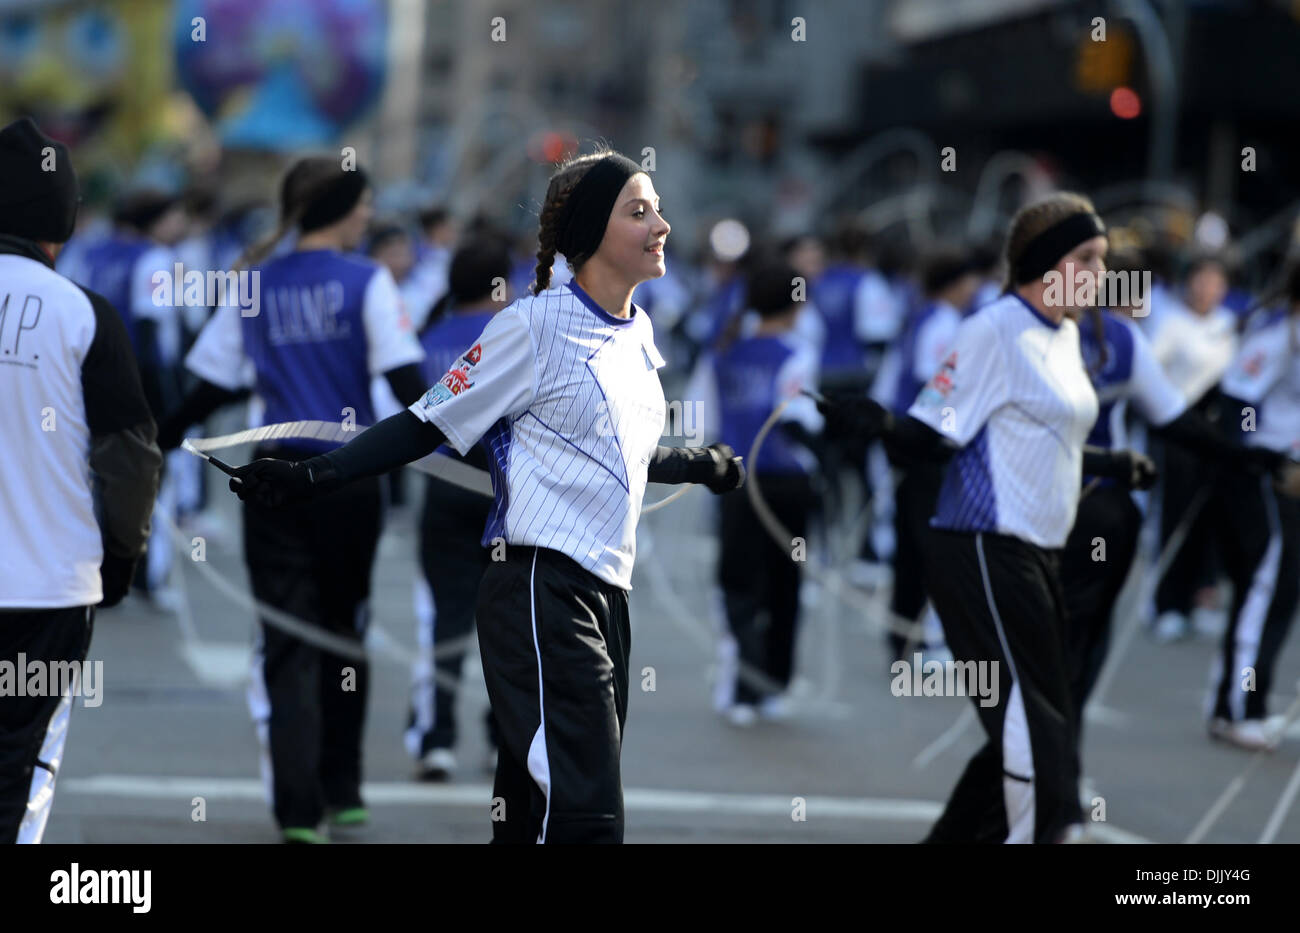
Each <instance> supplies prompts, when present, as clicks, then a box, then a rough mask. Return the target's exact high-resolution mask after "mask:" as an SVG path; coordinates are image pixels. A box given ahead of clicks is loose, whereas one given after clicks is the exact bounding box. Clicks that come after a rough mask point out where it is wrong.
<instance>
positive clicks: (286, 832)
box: [280, 826, 330, 845]
mask: <svg viewBox="0 0 1300 933" xmlns="http://www.w3.org/2000/svg"><path fill="white" fill-rule="evenodd" d="M280 835H282V836H283V837H284V841H285V842H287V843H296V844H298V845H322V844H327V843H328V842H329V841H330V840H329V836H326V835H325V834H324V833H322V832H320V831H319V830H317V829H313V828H312V827H309V826H286V827H285V828H284V829H282V830H280Z"/></svg>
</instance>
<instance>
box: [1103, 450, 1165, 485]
mask: <svg viewBox="0 0 1300 933" xmlns="http://www.w3.org/2000/svg"><path fill="white" fill-rule="evenodd" d="M1114 454H1115V472H1114V473H1113V474H1112V475H1113V476H1114V477H1115V478H1116V479H1118V480H1119V481H1120V482H1121V483H1124V484H1125V485H1126V486H1127V487H1128V488H1129V489H1150V488H1151V487H1152V486H1154V485H1155V484H1156V480H1157V479H1159V478H1160V471H1159V470H1157V469H1156V462H1155V461H1154V460H1152V459H1151V458H1150V457H1148V456H1147V455H1146V454H1142V453H1138V452H1137V451H1136V450H1117V451H1115V452H1114Z"/></svg>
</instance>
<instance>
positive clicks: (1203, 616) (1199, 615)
mask: <svg viewBox="0 0 1300 933" xmlns="http://www.w3.org/2000/svg"><path fill="white" fill-rule="evenodd" d="M1227 630H1228V614H1227V613H1226V612H1224V611H1223V610H1222V609H1206V608H1205V607H1203V606H1198V607H1197V608H1195V609H1193V610H1192V631H1194V632H1195V633H1196V636H1197V637H1198V638H1206V639H1211V638H1222V637H1223V633H1224V632H1225V631H1227Z"/></svg>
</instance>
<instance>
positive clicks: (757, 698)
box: [686, 259, 822, 726]
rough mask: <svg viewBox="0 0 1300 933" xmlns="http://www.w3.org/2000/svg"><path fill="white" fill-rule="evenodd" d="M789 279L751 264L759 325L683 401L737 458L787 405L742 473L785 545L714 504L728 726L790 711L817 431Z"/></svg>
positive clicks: (790, 271) (728, 507)
mask: <svg viewBox="0 0 1300 933" xmlns="http://www.w3.org/2000/svg"><path fill="white" fill-rule="evenodd" d="M797 276H798V272H797V271H796V270H795V269H794V267H793V266H791V265H790V264H789V263H787V262H784V261H781V260H779V259H769V260H764V261H759V262H757V263H756V264H755V267H754V271H752V272H751V273H750V275H749V277H748V281H747V286H746V296H747V300H746V307H747V308H748V309H749V310H751V311H753V312H755V313H756V314H757V315H758V317H759V323H758V326H757V329H756V330H754V332H753V333H751V334H750V335H749V336H746V337H741V338H739V339H737V340H736V341H735V342H733V343H731V344H730V345H728V346H725V347H723V348H721V349H719V350H718V351H717V352H716V353H715V354H713V355H711V356H709V357H706V358H705V360H704V361H703V362H702V363H701V366H700V368H699V370H698V371H697V374H696V378H695V379H693V380H692V385H691V387H690V388H688V389H687V393H686V394H687V396H688V398H689V400H690V401H691V403H692V404H694V405H696V406H698V409H699V411H700V413H701V419H700V427H701V429H702V430H703V431H704V433H705V435H706V436H717V437H719V438H720V440H721V441H722V443H724V444H726V445H727V446H729V447H731V448H733V449H735V450H741V451H748V450H750V449H752V448H753V446H754V441H755V439H756V437H757V436H758V432H759V429H760V428H761V427H762V426H763V423H764V422H765V421H766V420H767V419H768V417H769V416H770V415H771V413H772V410H773V409H775V408H776V407H777V406H778V405H780V404H782V403H783V402H787V401H788V402H789V404H788V405H787V406H786V409H785V414H784V415H783V417H782V420H781V421H780V422H778V424H777V426H776V428H775V429H774V430H773V431H772V433H770V434H769V435H768V436H767V438H766V440H765V441H764V444H763V448H762V450H761V451H760V454H759V459H758V461H757V463H750V464H749V469H750V470H756V471H757V474H761V476H762V480H761V482H762V490H763V498H764V499H765V500H766V502H767V504H768V505H769V506H770V507H771V510H772V513H773V515H775V516H776V519H777V521H779V522H780V523H781V525H782V526H783V527H784V528H785V530H786V531H788V532H789V533H790V535H791V537H792V539H794V540H792V541H791V542H788V543H785V544H779V543H778V542H776V541H774V540H773V539H772V536H771V532H769V531H768V530H767V529H766V528H765V527H764V526H763V524H762V522H761V521H760V520H759V517H758V513H756V512H755V511H754V507H753V505H752V504H751V503H750V501H749V499H748V498H747V497H745V496H728V497H727V498H725V499H723V500H722V502H721V510H720V516H719V525H718V541H719V545H720V548H721V551H720V555H719V560H718V582H719V584H720V585H721V588H722V594H723V603H724V609H725V612H726V616H727V626H728V629H729V631H730V633H731V637H732V639H733V640H734V642H735V647H736V656H735V661H736V662H737V663H736V664H735V666H734V669H733V670H729V671H728V672H727V673H728V675H730V676H731V678H732V680H733V683H732V689H731V702H730V705H729V706H728V707H727V708H726V714H727V716H728V718H729V720H730V721H731V722H732V723H733V724H734V725H737V726H748V725H751V724H752V723H754V722H755V721H756V720H757V719H758V717H759V716H760V715H762V716H765V717H768V718H781V717H782V716H784V715H785V714H787V713H788V711H789V703H788V699H787V697H786V691H787V689H788V688H789V686H790V680H791V677H792V676H793V673H794V662H795V643H796V640H797V637H798V623H799V584H800V580H801V574H800V567H801V561H800V560H799V559H798V558H797V557H796V558H793V559H792V554H793V553H794V551H797V550H798V549H799V547H800V545H799V544H798V541H799V540H800V539H802V540H805V541H806V538H807V526H808V517H809V513H810V512H811V511H812V510H813V508H814V507H815V505H816V496H815V493H814V486H813V477H814V476H815V475H816V472H817V457H816V455H815V451H816V450H817V448H818V447H819V446H820V445H819V443H818V441H817V440H816V436H817V434H819V433H820V431H821V427H822V417H821V415H820V414H818V412H817V408H816V405H815V404H814V402H813V400H812V399H811V398H809V397H808V396H807V395H804V394H802V393H804V392H805V391H807V390H811V389H813V388H815V387H816V385H817V358H816V356H815V355H814V354H813V351H812V350H811V349H810V348H809V347H808V346H807V345H806V344H804V343H803V342H802V341H799V340H797V339H796V338H795V337H794V336H793V333H792V332H793V330H794V327H795V317H796V315H798V314H799V312H800V303H799V302H798V301H796V300H795V299H794V298H793V297H792V295H793V294H795V292H796V290H797V285H796V277H797ZM805 546H806V545H805ZM728 666H731V665H730V664H729V665H728Z"/></svg>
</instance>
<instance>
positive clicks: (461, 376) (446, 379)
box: [438, 366, 474, 395]
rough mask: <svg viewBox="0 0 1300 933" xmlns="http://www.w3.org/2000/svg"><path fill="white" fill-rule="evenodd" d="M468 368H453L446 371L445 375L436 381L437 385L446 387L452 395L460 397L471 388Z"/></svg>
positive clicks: (471, 383) (471, 382)
mask: <svg viewBox="0 0 1300 933" xmlns="http://www.w3.org/2000/svg"><path fill="white" fill-rule="evenodd" d="M469 369H470V368H469V367H468V366H453V367H452V368H451V369H449V370H447V374H446V375H445V376H443V377H442V378H441V379H439V380H438V384H439V385H443V386H446V387H447V390H448V391H450V392H451V394H452V395H460V393H462V392H464V391H465V390H466V389H469V388H472V387H473V385H474V383H473V381H472V380H471V379H470V378H469Z"/></svg>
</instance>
